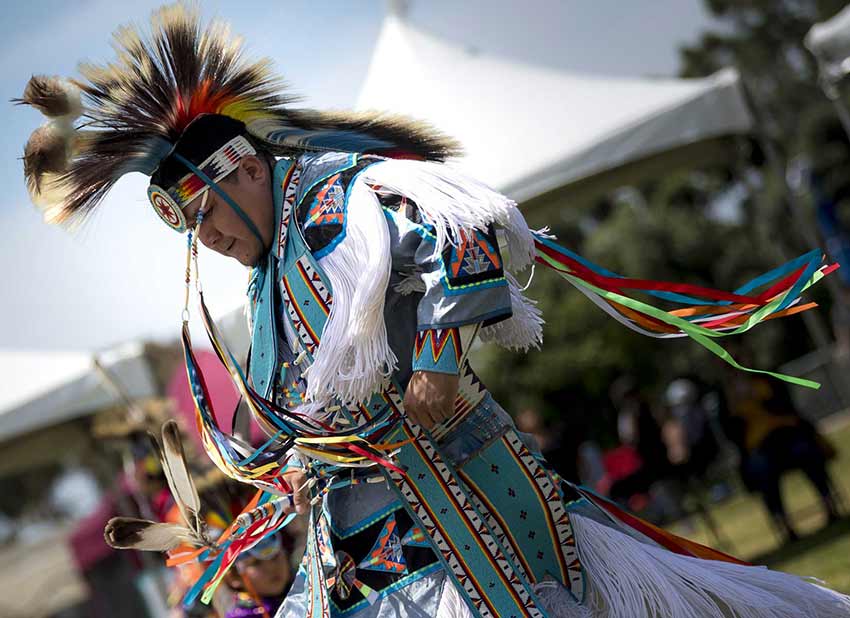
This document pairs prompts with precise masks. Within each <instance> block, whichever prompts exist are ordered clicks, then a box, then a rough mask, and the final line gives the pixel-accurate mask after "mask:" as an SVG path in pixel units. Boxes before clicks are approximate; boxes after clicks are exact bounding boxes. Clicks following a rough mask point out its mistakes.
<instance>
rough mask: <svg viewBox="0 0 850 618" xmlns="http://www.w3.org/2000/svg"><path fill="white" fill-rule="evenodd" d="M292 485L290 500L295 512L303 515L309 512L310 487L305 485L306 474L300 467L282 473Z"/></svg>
mask: <svg viewBox="0 0 850 618" xmlns="http://www.w3.org/2000/svg"><path fill="white" fill-rule="evenodd" d="M283 478H285V479H286V482H287V483H289V485H290V486H291V487H292V500H293V502H294V507H295V512H296V513H298V514H299V515H304V514H305V513H309V512H310V488H309V487H307V475H306V474H305V473H304V470H301V469H300V468H298V469H295V470H292V471H290V472H286V473H284V475H283Z"/></svg>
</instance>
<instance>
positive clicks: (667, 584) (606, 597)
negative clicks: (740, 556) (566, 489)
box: [571, 514, 850, 618]
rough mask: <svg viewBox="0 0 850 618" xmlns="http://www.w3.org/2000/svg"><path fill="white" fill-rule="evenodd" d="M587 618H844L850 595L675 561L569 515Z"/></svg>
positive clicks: (740, 569)
mask: <svg viewBox="0 0 850 618" xmlns="http://www.w3.org/2000/svg"><path fill="white" fill-rule="evenodd" d="M571 521H572V524H573V530H574V531H575V535H576V542H577V544H578V549H579V555H580V557H581V560H582V564H583V566H584V568H585V573H586V577H587V581H588V595H587V602H588V603H589V608H590V610H591V614H590V615H591V616H592V617H593V618H803V617H811V618H839V617H842V618H846V617H847V616H848V615H850V597H846V596H844V595H841V594H838V593H835V592H833V591H831V590H827V589H826V588H822V587H821V586H818V585H816V584H814V583H812V582H811V581H809V580H806V579H804V578H801V577H797V576H795V575H789V574H787V573H781V572H778V571H770V570H768V569H766V568H764V567H755V566H744V565H739V564H733V563H730V562H721V561H716V560H702V559H699V558H692V557H688V556H681V555H679V554H674V553H672V552H670V551H667V550H665V549H663V548H661V547H658V546H656V545H654V544H650V543H642V542H640V541H638V540H636V539H634V538H632V537H631V536H628V535H627V534H624V533H622V532H619V531H618V530H616V529H614V528H612V527H610V526H606V525H603V524H600V523H598V522H596V521H594V520H593V519H590V518H587V517H582V516H580V515H577V514H572V515H571Z"/></svg>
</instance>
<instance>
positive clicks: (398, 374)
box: [22, 5, 850, 618]
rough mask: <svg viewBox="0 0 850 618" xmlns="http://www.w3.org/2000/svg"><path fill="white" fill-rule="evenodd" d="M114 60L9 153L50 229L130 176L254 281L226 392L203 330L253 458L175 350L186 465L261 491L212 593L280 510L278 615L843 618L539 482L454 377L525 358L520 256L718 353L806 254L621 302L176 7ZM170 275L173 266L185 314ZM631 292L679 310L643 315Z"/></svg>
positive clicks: (632, 320)
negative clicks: (734, 278) (198, 463)
mask: <svg viewBox="0 0 850 618" xmlns="http://www.w3.org/2000/svg"><path fill="white" fill-rule="evenodd" d="M116 49H117V50H118V54H119V56H118V60H117V62H115V63H114V64H110V65H106V66H102V67H100V66H92V65H85V66H83V67H82V68H81V73H82V75H83V79H82V80H79V81H74V82H65V81H62V80H58V79H53V78H38V77H36V78H33V80H31V82H30V84H29V85H28V87H27V90H26V91H25V93H24V97H23V99H22V101H23V102H25V103H29V104H31V105H34V106H36V107H39V108H40V109H41V110H42V111H44V112H45V114H46V115H48V117H50V118H51V120H50V122H49V123H48V124H47V125H45V126H44V127H42V128H40V129H38V130H37V131H36V132H35V133H34V134H33V136H32V137H31V139H30V141H29V142H28V144H27V148H26V152H25V172H26V176H27V181H28V183H29V186H30V188H31V192H32V195H33V199H34V201H35V202H36V203H41V204H43V205H44V206H45V207H46V209H47V210H46V213H47V218H48V219H49V220H50V221H54V222H60V223H67V222H72V221H74V220H77V219H79V218H80V217H82V216H84V215H85V214H86V213H88V212H90V211H91V210H92V209H93V208H94V207H95V206H96V205H97V204H98V202H99V201H100V200H101V198H102V197H103V196H104V195H105V193H106V192H107V191H109V189H110V188H111V186H112V185H113V183H114V182H115V181H116V180H117V179H118V178H119V177H120V176H121V175H123V174H125V173H128V172H130V171H138V172H142V173H145V174H147V175H149V176H151V185H150V188H149V190H148V195H149V198H150V202H151V204H152V205H153V207H154V208H155V210H156V212H157V214H158V215H159V216H160V217H161V218H162V220H163V221H164V222H165V223H166V224H167V225H169V226H170V227H171V228H172V229H174V230H176V231H178V232H188V233H189V238H190V247H191V246H192V243H193V242H194V241H195V240H197V239H198V238H200V240H201V241H202V242H203V243H204V244H205V245H207V246H208V247H210V248H211V249H212V250H214V251H217V252H219V253H222V254H224V255H227V256H230V257H233V258H234V259H237V260H238V261H240V262H241V263H242V264H245V265H246V266H251V267H252V276H251V282H250V285H249V298H250V310H249V313H250V317H251V320H250V322H251V331H252V349H251V352H250V354H249V362H248V367H249V369H248V374H247V376H246V375H245V374H244V373H243V372H242V370H241V368H240V367H239V366H238V365H237V364H236V363H235V360H234V359H233V358H232V356H231V355H229V353H228V352H227V350H226V349H225V348H224V347H223V346H222V345H221V344H220V341H219V338H218V335H217V331H216V329H215V325H214V324H212V323H211V321H210V320H209V316H208V313H207V312H206V308H205V307H202V317H203V318H204V319H205V322H206V323H207V327H208V331H209V333H210V336H211V339H212V341H213V344H214V347H215V349H216V351H217V352H218V353H219V356H220V358H221V359H222V362H224V363H225V364H226V365H227V366H228V368H229V369H230V371H231V373H232V374H233V376H234V380H235V381H236V383H237V385H238V386H239V388H240V389H241V390H242V393H243V395H244V397H245V398H246V400H247V402H248V405H249V407H250V409H251V410H252V412H253V414H254V416H255V418H256V419H257V421H258V422H259V423H260V424H261V425H262V426H263V427H264V429H266V431H267V432H268V434H269V436H270V437H269V441H268V442H267V443H265V444H263V445H262V446H260V447H257V448H252V447H251V446H250V445H248V444H246V443H244V442H242V441H241V440H239V439H238V438H237V437H234V436H230V435H228V434H227V433H226V432H224V431H222V430H221V428H219V427H218V425H217V423H216V421H215V414H214V411H213V408H212V405H211V403H214V402H210V401H209V400H208V397H207V396H206V391H205V388H204V385H203V379H202V376H200V374H199V371H198V369H197V367H196V365H195V363H194V357H193V355H192V352H191V344H190V342H189V338H188V329H187V328H185V327H184V335H183V339H184V344H185V345H186V360H187V367H188V375H189V379H190V382H191V383H192V386H193V392H194V394H195V399H196V404H197V407H198V419H199V425H200V427H201V429H202V431H203V436H204V440H205V445H206V446H207V450H208V452H209V454H210V456H211V457H212V458H213V460H214V461H215V462H216V464H217V465H219V466H220V467H221V468H222V469H223V470H224V471H225V472H227V473H228V474H230V475H231V476H234V477H236V478H239V479H240V480H243V481H246V482H250V483H252V484H254V485H256V486H257V487H259V488H260V489H262V490H263V494H262V495H263V498H261V500H259V501H258V503H259V504H260V507H259V510H257V511H256V512H252V513H248V514H247V515H246V518H243V519H240V520H239V522H240V524H239V527H237V528H234V529H233V534H232V536H230V537H228V540H227V541H226V543H233V544H229V545H224V544H222V545H220V554H219V559H217V560H215V561H214V567H211V568H214V569H217V571H216V572H215V573H213V574H211V575H210V577H209V580H208V581H206V582H205V583H204V585H205V586H206V589H207V592H209V589H210V588H212V587H214V584H215V583H216V582H217V581H220V579H221V577H223V574H222V573H221V571H222V570H223V569H226V565H227V564H230V563H231V562H232V559H233V557H234V555H235V554H238V550H239V549H245V548H247V547H249V546H250V545H251V544H253V543H257V542H259V541H261V540H262V538H263V536H264V535H265V534H272V533H273V532H274V530H276V529H279V527H280V526H282V525H284V524H285V522H286V521H287V519H286V517H285V514H286V513H287V512H289V511H291V510H293V508H294V509H297V510H299V511H302V512H303V511H309V513H310V517H311V534H310V539H309V541H308V548H307V552H306V554H305V559H304V562H303V564H302V568H301V571H300V574H299V577H298V578H297V580H296V582H295V584H294V585H293V587H292V590H291V592H290V594H289V596H288V598H287V600H286V601H285V603H284V605H283V606H282V608H281V610H280V612H281V613H280V614H279V615H290V614H292V615H304V614H307V615H309V616H311V617H313V616H315V617H320V616H321V617H324V616H357V617H367V616H368V617H373V616H374V617H385V616H419V615H428V616H434V615H436V616H461V615H463V616H476V617H477V616H481V617H484V618H487V617H491V616H528V617H532V616H534V617H536V616H617V617H621V616H622V617H627V616H628V617H629V618H631V617H634V616H653V617H655V616H674V617H680V616H681V617H686V616H687V617H691V616H724V615H742V616H760V617H761V616H764V617H779V616H783V617H784V616H797V615H806V614H807V613H808V615H816V616H844V615H847V613H848V611H850V603H848V600H847V599H846V598H845V597H842V596H841V595H837V594H834V593H832V592H830V591H827V590H825V589H823V588H820V587H818V586H815V585H813V584H811V583H809V582H807V581H804V580H801V579H798V578H796V577H793V576H788V575H785V574H782V573H777V572H772V571H768V570H766V569H762V568H756V567H750V566H747V565H744V564H743V563H740V562H739V561H737V560H735V559H734V558H731V557H729V556H726V555H723V554H721V553H719V552H715V551H713V550H711V549H709V548H705V547H702V546H698V545H696V544H693V543H691V542H689V541H686V540H685V539H680V538H677V537H674V536H672V535H669V534H667V533H665V532H663V531H661V530H658V529H656V528H654V527H652V526H650V525H649V524H646V523H644V522H641V521H640V520H637V519H636V518H634V517H632V516H630V515H628V514H627V513H624V512H622V511H620V510H619V509H617V508H616V507H615V506H614V505H612V504H610V503H608V502H606V501H604V500H602V499H600V498H598V497H596V496H594V495H592V494H590V493H588V492H586V491H584V490H582V489H580V488H576V487H573V486H572V485H569V484H567V483H563V482H561V480H560V479H559V478H558V477H557V475H555V474H554V473H552V472H551V471H549V470H548V469H547V467H546V464H545V461H543V460H542V457H540V456H539V454H538V453H536V452H535V449H534V447H533V446H532V445H529V444H525V443H524V442H523V440H522V438H521V437H520V436H519V435H518V434H517V433H516V431H515V429H514V426H513V423H512V421H511V419H510V417H509V416H508V415H507V414H506V413H505V412H504V411H503V410H502V408H501V407H499V405H498V404H497V403H496V402H495V401H494V400H493V399H492V397H490V395H489V394H488V392H487V391H486V389H485V387H484V386H483V385H482V384H481V382H480V381H479V380H478V379H477V377H476V376H475V374H474V373H473V372H472V370H471V369H470V368H469V365H468V363H467V361H466V355H467V353H468V351H469V347H470V345H471V343H472V341H473V340H474V339H475V338H479V339H480V340H483V341H490V342H495V343H498V344H500V345H505V346H508V347H513V348H517V349H528V348H529V347H535V346H536V345H538V344H539V343H540V341H541V327H542V319H541V316H540V312H539V311H538V310H537V309H536V307H535V306H534V303H533V301H530V300H528V299H527V298H525V297H524V295H523V293H522V290H521V288H520V286H519V285H518V284H517V281H516V279H515V275H516V274H517V273H519V272H520V271H522V270H524V269H525V268H527V267H528V266H529V265H531V264H532V262H533V261H535V260H536V261H538V262H541V263H545V264H548V265H550V266H552V267H553V268H554V269H555V270H557V271H558V272H559V274H560V275H561V276H563V277H564V278H566V279H567V280H568V281H570V282H571V283H573V284H574V285H576V286H577V287H579V288H580V289H581V290H582V291H583V292H584V293H585V294H587V295H588V296H589V297H591V299H592V300H594V301H595V302H597V303H598V304H600V306H602V307H603V308H604V309H605V310H606V311H608V312H609V313H610V314H611V315H612V316H613V317H615V318H616V319H618V320H620V321H621V322H623V323H624V324H625V325H627V326H629V327H630V328H633V329H635V330H638V331H640V332H643V333H646V334H650V335H654V336H671V335H672V336H675V335H677V334H687V335H690V336H691V337H693V338H694V339H695V340H697V341H698V342H700V343H702V344H703V345H705V346H706V347H708V348H709V349H711V350H712V351H715V352H716V353H718V354H723V352H722V350H721V349H720V348H719V347H718V346H717V345H716V344H715V343H714V341H713V339H712V338H713V337H717V336H720V335H722V334H726V333H729V332H738V331H742V330H746V329H747V328H750V327H751V326H753V325H755V324H756V323H757V322H758V321H760V320H761V319H764V318H765V317H767V316H769V315H778V314H779V315H781V314H782V313H788V312H791V311H795V310H796V309H795V308H794V303H796V301H797V297H798V295H799V293H800V292H801V291H802V289H804V288H805V287H807V286H808V285H809V284H811V283H813V282H814V281H816V280H817V279H818V278H819V277H821V276H822V275H823V274H825V273H826V272H828V269H827V268H826V267H824V266H823V265H822V264H821V263H820V262H821V259H820V255H819V254H817V253H814V254H807V255H806V256H803V257H802V258H800V259H799V260H796V261H795V262H793V263H791V264H789V265H786V266H785V267H782V268H780V269H777V270H776V271H773V272H771V273H769V274H768V275H766V276H765V277H762V278H759V279H758V280H756V281H754V282H751V284H748V285H746V286H744V287H742V288H741V289H739V290H738V291H736V293H732V294H729V293H721V292H717V291H713V290H706V289H703V288H696V287H694V286H687V285H667V284H660V283H654V282H649V283H647V282H641V281H635V280H630V279H625V278H622V277H619V276H617V275H615V274H613V273H611V272H609V271H606V270H604V269H601V268H599V267H597V266H595V265H594V264H592V263H590V262H588V261H587V260H584V259H583V258H581V257H580V256H576V255H575V254H573V253H571V252H569V251H568V250H567V249H565V248H563V247H559V246H558V245H557V244H555V243H554V241H553V239H552V238H550V237H548V236H546V235H544V234H540V233H532V232H531V231H530V230H529V229H528V228H527V226H526V224H525V222H524V220H523V218H522V215H521V214H520V213H519V210H518V209H517V208H516V205H515V204H514V202H512V201H511V200H509V199H507V198H506V197H504V196H502V195H499V194H498V193H496V192H494V191H492V190H491V189H489V188H488V187H486V186H484V185H482V184H481V183H479V182H477V181H475V180H473V179H471V178H468V177H466V176H464V175H462V174H460V173H458V172H457V171H455V170H453V169H452V168H451V167H448V166H446V165H443V164H442V161H444V160H445V159H446V158H447V157H449V156H451V155H453V154H456V152H457V149H456V146H455V144H454V143H453V142H451V140H448V139H446V138H444V137H442V136H440V135H438V134H436V133H435V132H433V131H431V130H430V129H428V128H427V127H423V126H421V125H418V124H416V123H413V122H410V121H408V120H405V119H402V118H398V117H393V116H386V115H381V114H352V115H339V114H323V113H318V112H314V111H310V110H301V109H292V108H291V107H289V106H288V100H287V98H286V97H285V96H284V95H282V94H280V91H279V88H280V86H279V83H278V82H277V80H275V79H274V78H273V77H271V76H270V74H269V72H268V63H267V62H265V61H264V62H257V63H251V62H249V61H247V60H245V59H244V58H243V57H242V55H241V52H240V48H239V45H238V44H237V43H235V42H233V41H232V40H230V39H229V38H228V35H227V31H226V28H224V27H222V26H221V25H218V24H212V25H210V26H208V27H206V28H203V27H202V25H201V23H200V20H199V18H198V16H197V15H196V14H195V13H194V12H193V11H192V10H190V9H187V8H186V7H184V6H183V5H175V6H171V7H166V8H164V9H162V10H161V11H159V12H158V13H157V14H155V16H154V19H153V33H152V35H151V36H150V37H146V36H144V35H141V34H139V33H138V32H137V31H136V30H133V29H130V28H124V29H121V30H119V31H118V33H117V35H116ZM80 92H81V93H82V99H81V98H80ZM80 112H82V114H83V116H84V117H85V118H86V119H87V122H86V123H85V125H84V126H82V124H81V123H79V122H78V121H77V120H76V118H77V116H78V115H79V114H80ZM192 253H194V255H195V260H196V262H195V263H196V270H197V253H196V251H193V252H192ZM189 278H190V269H189V268H188V267H187V290H188V281H189ZM761 285H769V287H768V289H767V290H765V291H763V292H761V293H759V294H754V293H753V290H755V289H756V288H757V287H759V286H761ZM628 289H643V290H649V291H650V293H651V294H653V295H655V296H657V297H661V298H663V299H664V300H667V301H679V302H682V303H684V304H685V305H688V307H685V308H684V309H683V310H678V311H673V312H665V311H661V310H658V309H655V308H653V307H651V306H649V305H646V304H644V303H641V302H639V301H636V300H634V299H631V298H629V297H627V296H625V291H626V290H628ZM187 293H188V291H187ZM694 305H696V307H695V308H694V307H692V306H694ZM287 479H288V480H287ZM272 495H278V496H279V497H277V498H271V496H272ZM290 496H291V497H290ZM205 551H206V550H205Z"/></svg>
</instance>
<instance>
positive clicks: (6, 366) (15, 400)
mask: <svg viewBox="0 0 850 618" xmlns="http://www.w3.org/2000/svg"><path fill="white" fill-rule="evenodd" d="M95 358H97V360H98V361H99V362H100V363H101V365H103V367H105V368H106V369H107V370H108V371H109V372H110V373H111V374H112V375H114V376H115V378H116V379H117V380H118V382H119V383H120V384H122V385H124V386H125V387H126V388H127V391H128V392H129V395H130V396H131V397H133V398H142V397H153V396H155V395H156V394H157V393H156V384H155V382H154V379H153V376H152V375H151V372H150V368H149V366H148V362H147V360H146V358H145V356H144V349H143V346H142V345H141V344H140V343H133V344H127V345H124V346H120V347H117V348H114V349H111V350H108V351H106V352H103V353H99V354H94V353H91V352H48V351H40V350H0V375H2V376H3V383H4V388H3V389H2V390H0V442H2V441H6V440H10V439H12V438H14V437H16V436H19V435H22V434H25V433H29V432H31V431H34V430H36V429H41V428H43V427H48V426H50V425H54V424H57V423H61V422H64V421H68V420H71V419H74V418H78V417H80V416H84V415H86V414H90V413H93V412H95V411H97V410H99V409H101V408H104V407H106V406H109V405H112V404H115V403H117V402H118V398H117V396H116V395H115V394H114V393H113V392H112V390H111V389H109V388H108V387H106V386H105V385H104V383H103V379H102V378H101V376H100V375H99V373H98V371H97V370H96V369H95V368H94V365H93V361H94V359H95Z"/></svg>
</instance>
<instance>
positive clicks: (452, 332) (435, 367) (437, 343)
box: [413, 328, 463, 374]
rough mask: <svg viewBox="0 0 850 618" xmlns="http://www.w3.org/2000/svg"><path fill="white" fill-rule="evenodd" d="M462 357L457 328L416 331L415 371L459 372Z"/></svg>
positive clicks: (414, 346) (414, 343) (414, 349)
mask: <svg viewBox="0 0 850 618" xmlns="http://www.w3.org/2000/svg"><path fill="white" fill-rule="evenodd" d="M462 357H463V350H462V349H461V342H460V332H459V331H458V329H457V328H431V329H426V330H420V331H417V332H416V338H415V340H414V342H413V371H436V372H438V373H451V374H457V373H458V367H459V365H460V361H461V358H462Z"/></svg>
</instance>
